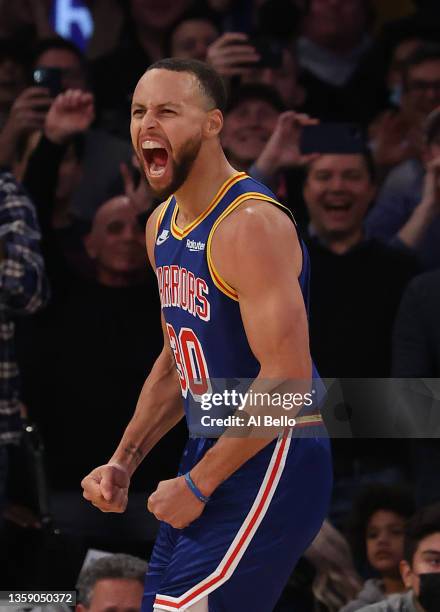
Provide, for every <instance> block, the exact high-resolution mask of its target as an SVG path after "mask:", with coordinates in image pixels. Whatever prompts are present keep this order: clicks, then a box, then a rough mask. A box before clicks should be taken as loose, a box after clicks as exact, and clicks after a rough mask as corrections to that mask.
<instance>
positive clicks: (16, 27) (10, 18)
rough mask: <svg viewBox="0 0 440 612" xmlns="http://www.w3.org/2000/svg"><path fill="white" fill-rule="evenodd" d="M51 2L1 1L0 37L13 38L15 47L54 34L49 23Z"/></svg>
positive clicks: (27, 0)
mask: <svg viewBox="0 0 440 612" xmlns="http://www.w3.org/2000/svg"><path fill="white" fill-rule="evenodd" d="M51 4H52V2H51V0H14V2H8V0H2V1H1V2H0V37H3V36H7V37H10V38H13V39H14V40H15V41H16V43H17V45H22V44H26V45H29V44H33V43H35V42H36V41H37V40H38V39H40V38H45V37H46V36H51V35H52V34H54V31H53V29H52V26H51V25H50V22H49V13H50V9H51Z"/></svg>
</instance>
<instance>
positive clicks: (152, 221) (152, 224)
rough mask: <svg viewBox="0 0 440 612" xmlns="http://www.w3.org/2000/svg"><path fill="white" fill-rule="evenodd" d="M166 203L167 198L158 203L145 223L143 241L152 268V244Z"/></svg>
mask: <svg viewBox="0 0 440 612" xmlns="http://www.w3.org/2000/svg"><path fill="white" fill-rule="evenodd" d="M168 204H169V199H168V200H166V201H165V202H162V203H161V204H159V206H157V207H156V208H155V209H154V210H153V212H152V213H151V215H150V216H149V217H148V220H147V225H146V227H145V242H146V245H147V253H148V259H149V260H150V263H151V265H152V266H153V268H155V267H156V266H155V261H154V244H155V242H156V237H157V230H158V229H159V224H160V220H161V217H162V216H163V213H164V209H165V208H166V207H167V206H168Z"/></svg>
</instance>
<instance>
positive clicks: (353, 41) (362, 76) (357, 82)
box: [297, 0, 384, 125]
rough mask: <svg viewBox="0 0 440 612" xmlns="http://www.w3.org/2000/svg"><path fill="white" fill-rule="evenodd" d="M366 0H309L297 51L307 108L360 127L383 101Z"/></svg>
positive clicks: (369, 5) (369, 6) (367, 0)
mask: <svg viewBox="0 0 440 612" xmlns="http://www.w3.org/2000/svg"><path fill="white" fill-rule="evenodd" d="M372 18H373V14H372V8H371V3H370V0H337V1H332V2H330V1H328V0H324V1H323V0H310V2H307V4H306V10H305V13H304V17H303V22H302V28H301V32H302V35H301V36H300V37H299V39H298V44H297V53H298V60H299V65H300V67H301V69H302V83H303V85H304V86H305V89H306V91H307V102H308V107H307V108H308V112H310V113H311V114H312V115H313V116H316V117H318V118H319V119H323V120H327V121H354V122H359V123H362V124H363V125H365V124H366V123H368V122H369V121H370V120H371V119H372V118H373V117H374V116H375V115H376V114H377V112H378V111H379V110H380V109H381V107H382V106H383V103H384V88H383V84H382V83H381V79H382V74H381V71H380V70H378V67H377V63H375V62H374V61H373V59H372V57H371V56H370V50H371V48H372V39H371V37H370V35H369V29H370V26H371V23H372Z"/></svg>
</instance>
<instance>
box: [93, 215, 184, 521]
mask: <svg viewBox="0 0 440 612" xmlns="http://www.w3.org/2000/svg"><path fill="white" fill-rule="evenodd" d="M157 213H158V211H157V210H156V211H155V212H154V213H153V214H152V215H151V217H150V218H149V220H148V223H147V250H148V255H149V258H150V261H151V264H152V265H153V266H154V239H155V237H154V228H155V224H156V219H157ZM162 328H163V331H164V346H163V349H162V352H161V353H160V355H159V357H158V358H157V360H156V362H155V364H154V366H153V368H152V370H151V372H150V374H149V375H148V377H147V379H146V381H145V383H144V386H143V388H142V391H141V393H140V395H139V399H138V402H137V405H136V410H135V412H134V415H133V417H132V419H131V420H130V422H129V424H128V426H127V428H126V430H125V432H124V435H123V436H122V439H121V442H120V443H119V445H118V447H117V449H116V451H115V453H114V454H113V456H112V457H111V459H110V460H109V462H108V463H107V464H105V465H102V466H100V467H98V468H96V469H94V470H93V471H92V472H91V473H90V474H89V475H88V476H86V477H85V478H84V479H83V481H82V483H81V485H82V487H83V489H84V493H83V495H84V497H85V498H86V499H88V500H89V501H91V502H92V504H93V505H94V506H97V507H98V508H99V509H100V510H102V511H104V512H123V511H124V510H125V508H126V505H127V496H128V488H129V485H130V478H131V476H132V475H133V472H134V471H135V470H136V468H137V467H138V465H139V464H140V463H141V461H142V460H143V459H144V458H145V456H146V455H147V454H148V453H149V452H150V450H151V449H152V448H153V447H154V446H155V445H156V444H157V442H158V441H159V440H160V439H161V438H162V437H163V436H164V435H165V434H166V433H167V432H168V431H169V430H170V429H171V428H172V427H174V425H176V424H177V423H178V422H179V421H180V419H181V418H182V417H183V415H184V411H183V403H182V396H181V390H180V383H179V379H178V376H177V372H176V368H175V364H174V357H173V353H172V350H171V347H170V345H169V340H168V334H167V332H166V329H165V326H164V323H163V317H162Z"/></svg>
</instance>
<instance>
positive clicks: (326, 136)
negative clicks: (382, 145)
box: [300, 123, 366, 155]
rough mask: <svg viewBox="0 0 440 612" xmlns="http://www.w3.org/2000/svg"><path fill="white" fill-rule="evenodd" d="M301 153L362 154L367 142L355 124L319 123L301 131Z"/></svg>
mask: <svg viewBox="0 0 440 612" xmlns="http://www.w3.org/2000/svg"><path fill="white" fill-rule="evenodd" d="M300 149H301V153H303V154H304V155H308V154H310V153H362V152H364V151H365V149H366V140H365V135H364V132H363V130H362V128H361V127H360V126H359V125H356V124H355V123H318V124H317V125H307V126H305V127H304V128H303V129H302V130H301V138H300Z"/></svg>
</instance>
